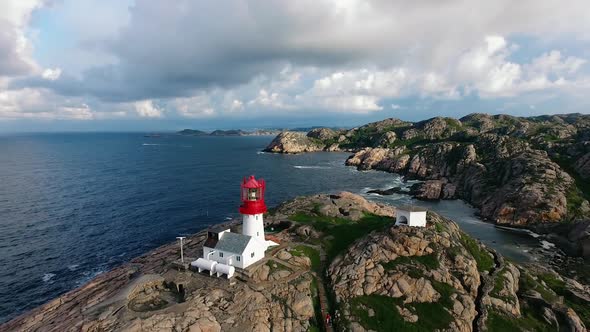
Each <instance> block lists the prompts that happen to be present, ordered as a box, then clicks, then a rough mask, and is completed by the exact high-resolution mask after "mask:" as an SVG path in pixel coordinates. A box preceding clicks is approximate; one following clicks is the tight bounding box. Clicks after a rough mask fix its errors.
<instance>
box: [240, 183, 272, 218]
mask: <svg viewBox="0 0 590 332" xmlns="http://www.w3.org/2000/svg"><path fill="white" fill-rule="evenodd" d="M241 187H242V194H241V200H242V205H240V213H241V214H250V215H255V214H262V213H264V212H266V204H265V203H264V191H265V189H266V183H265V182H264V180H263V179H258V180H256V179H255V178H254V175H251V176H250V177H249V178H244V180H243V181H242V185H241Z"/></svg>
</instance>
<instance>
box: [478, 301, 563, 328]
mask: <svg viewBox="0 0 590 332" xmlns="http://www.w3.org/2000/svg"><path fill="white" fill-rule="evenodd" d="M541 308H542V307H528V306H523V307H522V310H521V313H522V316H521V317H519V318H517V317H512V316H507V315H504V314H502V313H499V312H497V311H493V310H490V312H489V314H488V320H487V322H486V325H487V328H488V331H502V332H521V331H523V330H529V331H540V332H542V331H555V326H552V325H548V324H547V323H546V322H545V320H544V319H543V314H542V313H541V312H540V311H541Z"/></svg>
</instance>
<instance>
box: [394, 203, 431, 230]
mask: <svg viewBox="0 0 590 332" xmlns="http://www.w3.org/2000/svg"><path fill="white" fill-rule="evenodd" d="M426 212H427V210H426V209H424V208H421V207H417V206H400V207H398V208H396V210H395V224H396V225H408V226H413V227H426Z"/></svg>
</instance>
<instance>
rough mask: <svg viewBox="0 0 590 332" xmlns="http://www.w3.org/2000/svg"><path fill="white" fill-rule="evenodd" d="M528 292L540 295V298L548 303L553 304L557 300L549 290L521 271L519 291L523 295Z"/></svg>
mask: <svg viewBox="0 0 590 332" xmlns="http://www.w3.org/2000/svg"><path fill="white" fill-rule="evenodd" d="M528 290H533V291H536V292H538V293H539V294H541V297H542V298H543V299H544V300H545V301H547V302H548V303H553V302H555V301H556V300H557V296H556V295H555V293H554V292H553V291H552V290H551V289H549V288H547V287H545V286H544V285H543V284H541V283H540V282H538V281H537V280H535V279H533V277H532V276H531V275H530V274H529V273H528V272H524V271H521V273H520V280H519V291H520V292H522V293H524V292H526V291H528Z"/></svg>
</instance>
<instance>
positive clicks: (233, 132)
mask: <svg viewBox="0 0 590 332" xmlns="http://www.w3.org/2000/svg"><path fill="white" fill-rule="evenodd" d="M319 128H322V129H323V128H326V127H318V126H314V127H300V128H271V129H256V130H251V131H247V130H242V129H230V130H220V129H217V130H214V131H211V132H207V131H203V130H198V129H183V130H181V131H179V132H177V134H179V135H183V136H276V135H279V134H280V133H282V132H285V131H289V132H302V133H306V132H308V131H311V130H315V129H319ZM328 129H330V130H345V129H343V128H336V127H334V128H328Z"/></svg>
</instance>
